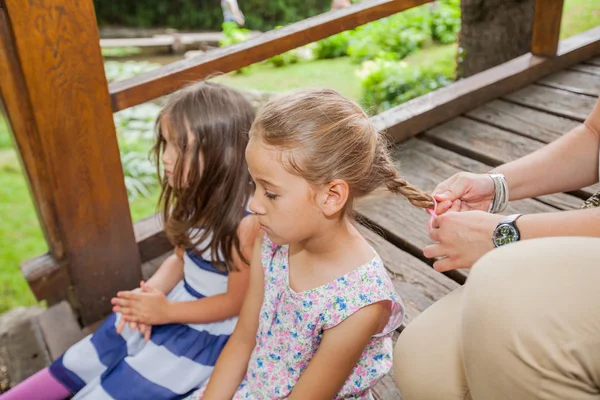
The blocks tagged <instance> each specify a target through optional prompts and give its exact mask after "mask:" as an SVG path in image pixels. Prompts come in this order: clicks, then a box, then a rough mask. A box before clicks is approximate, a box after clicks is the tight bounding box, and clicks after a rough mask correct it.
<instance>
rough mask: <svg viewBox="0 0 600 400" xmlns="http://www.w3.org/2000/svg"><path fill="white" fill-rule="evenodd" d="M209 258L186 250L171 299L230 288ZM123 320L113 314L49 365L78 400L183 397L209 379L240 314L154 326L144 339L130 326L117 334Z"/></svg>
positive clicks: (219, 291)
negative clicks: (203, 321)
mask: <svg viewBox="0 0 600 400" xmlns="http://www.w3.org/2000/svg"><path fill="white" fill-rule="evenodd" d="M209 240H210V238H209ZM207 256H208V255H207V254H200V255H196V254H194V253H193V252H191V251H187V252H186V253H185V255H184V280H182V281H181V282H179V283H178V284H177V285H176V286H175V288H174V289H173V290H172V291H171V292H170V293H169V295H168V298H169V300H170V301H175V302H180V301H193V300H197V299H201V298H203V297H208V296H214V295H218V294H221V293H225V292H226V291H227V281H228V276H227V273H226V272H223V271H221V270H219V269H216V268H215V266H214V265H213V264H212V263H211V262H209V261H207V259H209V258H206V257H207ZM120 318H121V316H120V314H112V315H111V316H110V317H108V319H107V320H106V321H105V322H104V323H103V324H102V325H101V326H100V328H98V330H97V331H96V332H95V333H94V334H93V335H90V336H88V337H86V338H84V339H82V340H81V341H80V342H79V343H77V344H75V345H74V346H72V347H71V348H70V349H69V350H67V352H65V354H64V355H63V356H62V357H61V358H59V359H58V360H57V361H55V362H54V363H53V364H52V365H51V366H50V372H51V373H52V374H53V375H54V376H55V377H56V378H57V379H58V380H59V381H60V382H62V383H63V384H64V385H65V386H66V387H67V388H68V389H69V390H71V392H72V393H74V394H75V397H74V399H76V400H77V399H86V400H105V399H106V400H136V399H144V400H147V399H152V400H161V399H181V398H184V397H185V396H186V395H187V394H189V393H190V392H192V391H193V390H194V389H196V388H198V387H200V386H202V384H204V382H205V381H206V380H207V379H208V377H209V376H210V374H211V372H212V370H213V368H214V365H215V363H216V361H217V358H218V356H219V354H220V352H221V350H222V349H223V347H224V346H225V344H226V343H227V340H228V339H229V337H230V335H231V334H232V333H233V330H234V328H235V325H236V323H237V317H236V318H230V319H228V320H225V321H220V322H217V323H210V324H169V325H160V326H153V327H152V336H151V339H150V341H149V342H148V343H146V342H145V341H144V339H143V337H142V335H141V334H140V333H139V332H138V331H131V330H130V329H129V327H126V328H125V330H124V331H123V333H122V334H118V333H117V332H116V326H117V325H118V323H119V320H120Z"/></svg>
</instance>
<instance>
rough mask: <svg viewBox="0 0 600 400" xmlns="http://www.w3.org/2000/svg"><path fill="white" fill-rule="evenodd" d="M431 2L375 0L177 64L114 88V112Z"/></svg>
mask: <svg viewBox="0 0 600 400" xmlns="http://www.w3.org/2000/svg"><path fill="white" fill-rule="evenodd" d="M430 1H431V0H371V1H365V2H360V3H356V4H354V5H352V6H351V7H348V8H345V9H342V10H336V11H332V12H327V13H324V14H321V15H317V16H315V17H312V18H307V19H305V20H303V21H299V22H296V23H293V24H290V25H288V26H285V27H283V28H280V29H276V30H272V31H269V32H266V33H264V34H262V35H259V36H257V37H255V38H252V39H249V40H247V41H244V42H242V43H237V44H235V45H232V46H227V47H224V48H220V49H215V50H213V51H210V52H208V53H206V54H202V55H199V56H196V57H192V58H189V59H186V60H181V61H176V62H174V63H171V64H169V65H166V66H164V67H161V68H158V69H156V70H154V71H150V72H148V73H145V74H141V75H138V76H136V77H133V78H130V79H126V80H123V81H121V82H115V83H112V84H111V85H110V93H111V96H112V103H113V110H114V111H119V110H122V109H124V108H128V107H131V106H135V105H137V104H141V103H144V102H146V101H149V100H152V99H155V98H157V97H160V96H163V95H166V94H169V93H171V92H174V91H175V90H177V89H179V88H181V87H183V86H184V85H186V84H188V83H190V82H193V81H197V80H200V79H202V78H204V77H206V76H208V75H211V74H213V73H215V72H230V71H235V70H237V69H240V68H242V67H245V66H247V65H250V64H253V63H255V62H259V61H264V60H266V59H268V58H269V57H273V56H275V55H278V54H281V53H284V52H286V51H288V50H292V49H295V48H297V47H300V46H302V45H305V44H308V43H312V42H316V41H318V40H320V39H323V38H326V37H328V36H331V35H334V34H336V33H339V32H343V31H346V30H349V29H353V28H355V27H357V26H360V25H363V24H366V23H368V22H371V21H375V20H377V19H380V18H383V17H387V16H389V15H392V14H395V13H398V12H401V11H404V10H407V9H409V8H413V7H416V6H420V5H422V4H425V3H429V2H430Z"/></svg>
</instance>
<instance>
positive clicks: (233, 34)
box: [219, 21, 252, 47]
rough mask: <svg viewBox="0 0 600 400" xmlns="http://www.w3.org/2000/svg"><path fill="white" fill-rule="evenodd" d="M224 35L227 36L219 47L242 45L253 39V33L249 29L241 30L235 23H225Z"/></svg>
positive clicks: (220, 42) (223, 25) (223, 26)
mask: <svg viewBox="0 0 600 400" xmlns="http://www.w3.org/2000/svg"><path fill="white" fill-rule="evenodd" d="M221 27H222V30H223V34H224V35H225V36H224V37H223V38H222V39H221V40H220V41H219V46H221V47H225V46H231V45H232V44H236V43H240V42H243V41H245V40H248V39H250V38H251V37H252V32H251V31H250V30H249V29H244V28H240V27H239V26H238V25H237V24H236V23H235V22H231V21H229V22H223V24H222V25H221Z"/></svg>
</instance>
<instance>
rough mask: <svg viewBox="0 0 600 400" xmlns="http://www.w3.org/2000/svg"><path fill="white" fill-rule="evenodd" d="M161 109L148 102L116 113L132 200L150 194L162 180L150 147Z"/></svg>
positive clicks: (130, 198)
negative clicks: (159, 180) (151, 160)
mask: <svg viewBox="0 0 600 400" xmlns="http://www.w3.org/2000/svg"><path fill="white" fill-rule="evenodd" d="M159 112H160V107H159V106H158V105H156V104H153V103H146V104H141V105H139V106H135V107H132V108H128V109H125V110H123V111H120V112H118V113H116V114H115V116H114V120H115V127H116V129H117V139H118V141H119V148H120V149H121V163H122V164H123V173H124V175H125V187H126V188H127V195H128V197H129V200H130V201H134V200H136V199H137V198H138V197H148V196H149V195H150V194H151V193H152V191H153V189H154V188H155V187H156V186H157V183H158V182H157V178H156V167H155V166H154V165H153V164H152V163H151V162H150V158H149V151H150V149H151V148H152V145H153V144H154V135H155V133H154V124H155V120H156V117H157V115H158V113H159Z"/></svg>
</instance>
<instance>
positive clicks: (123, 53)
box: [102, 47, 142, 58]
mask: <svg viewBox="0 0 600 400" xmlns="http://www.w3.org/2000/svg"><path fill="white" fill-rule="evenodd" d="M141 52H142V49H141V48H139V47H103V48H102V57H111V58H119V57H128V56H135V55H137V54H140V53H141Z"/></svg>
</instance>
